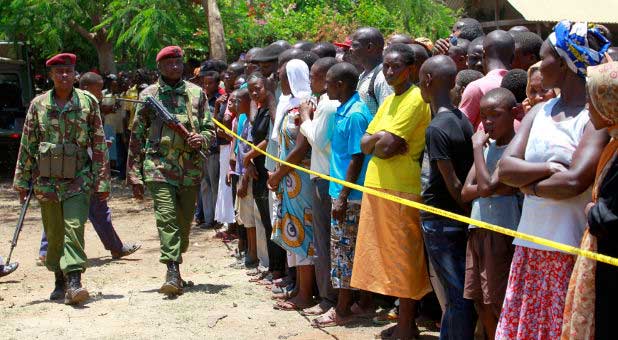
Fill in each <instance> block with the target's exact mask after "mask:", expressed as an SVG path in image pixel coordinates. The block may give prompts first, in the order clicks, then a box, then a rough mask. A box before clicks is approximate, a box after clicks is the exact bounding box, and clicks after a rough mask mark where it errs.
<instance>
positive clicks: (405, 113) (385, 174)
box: [365, 86, 431, 195]
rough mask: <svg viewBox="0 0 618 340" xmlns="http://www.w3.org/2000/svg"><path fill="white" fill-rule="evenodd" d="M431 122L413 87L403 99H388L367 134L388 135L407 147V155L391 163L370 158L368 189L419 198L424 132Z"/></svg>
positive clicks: (425, 106) (374, 157) (429, 113)
mask: <svg viewBox="0 0 618 340" xmlns="http://www.w3.org/2000/svg"><path fill="white" fill-rule="evenodd" d="M430 121H431V111H430V109H429V105H428V104H426V103H425V102H424V101H423V98H422V97H421V90H420V89H419V88H418V87H416V86H412V87H410V88H409V89H408V90H407V91H406V92H404V93H403V94H402V95H400V96H396V95H394V94H392V95H390V96H388V97H386V99H385V100H384V102H383V103H382V105H381V106H380V108H379V109H378V112H377V113H376V115H375V117H374V118H373V120H372V121H371V123H370V124H369V127H367V133H368V134H374V133H377V132H380V131H387V132H390V133H392V134H394V135H396V136H399V137H401V138H403V139H404V140H405V141H406V142H407V143H408V152H407V153H406V154H404V155H396V156H393V157H391V158H389V159H381V158H378V157H376V156H373V157H371V160H370V161H369V165H368V166H367V174H366V176H365V186H368V187H374V188H380V189H388V190H395V191H399V192H405V193H411V194H416V195H420V193H421V161H420V158H421V154H422V153H423V150H424V149H425V129H426V128H427V126H428V125H429V122H430Z"/></svg>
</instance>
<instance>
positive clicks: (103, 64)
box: [94, 40, 116, 74]
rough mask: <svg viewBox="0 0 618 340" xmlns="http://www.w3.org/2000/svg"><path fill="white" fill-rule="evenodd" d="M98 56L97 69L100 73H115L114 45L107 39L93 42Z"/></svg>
mask: <svg viewBox="0 0 618 340" xmlns="http://www.w3.org/2000/svg"><path fill="white" fill-rule="evenodd" d="M94 47H95V49H96V50H97V55H98V57H99V71H100V72H101V74H110V73H116V62H115V61H114V46H113V45H112V43H110V42H109V41H107V40H106V41H104V42H100V43H96V42H95V43H94Z"/></svg>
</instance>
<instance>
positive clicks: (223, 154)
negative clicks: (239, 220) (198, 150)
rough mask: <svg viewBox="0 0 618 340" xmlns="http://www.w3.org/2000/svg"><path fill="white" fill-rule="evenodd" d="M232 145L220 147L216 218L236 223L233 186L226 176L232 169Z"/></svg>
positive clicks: (221, 221)
mask: <svg viewBox="0 0 618 340" xmlns="http://www.w3.org/2000/svg"><path fill="white" fill-rule="evenodd" d="M230 151H231V148H230V145H229V144H228V145H221V146H220V147H219V192H218V193H217V204H216V205H215V220H216V221H217V222H219V223H234V221H235V219H234V218H235V215H236V213H235V212H234V200H233V199H232V186H231V185H227V184H226V183H225V177H226V176H227V173H228V170H229V169H230Z"/></svg>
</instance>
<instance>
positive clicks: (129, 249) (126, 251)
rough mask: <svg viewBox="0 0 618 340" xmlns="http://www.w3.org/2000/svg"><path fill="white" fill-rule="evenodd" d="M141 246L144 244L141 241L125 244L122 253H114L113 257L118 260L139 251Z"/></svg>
mask: <svg viewBox="0 0 618 340" xmlns="http://www.w3.org/2000/svg"><path fill="white" fill-rule="evenodd" d="M141 247H142V245H141V244H139V243H129V244H123V245H122V250H121V251H120V253H112V259H113V260H118V259H120V258H121V257H125V256H129V255H131V254H133V253H135V252H136V251H138V250H139V249H140V248H141Z"/></svg>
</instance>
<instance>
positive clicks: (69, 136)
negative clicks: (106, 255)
mask: <svg viewBox="0 0 618 340" xmlns="http://www.w3.org/2000/svg"><path fill="white" fill-rule="evenodd" d="M75 61H76V56H75V55H74V54H70V53H61V54H58V55H56V56H54V57H52V58H51V59H49V60H47V62H46V63H45V65H46V66H47V67H48V69H49V76H50V78H51V80H52V81H53V83H54V88H53V89H52V90H50V91H47V92H45V93H43V94H41V95H39V96H38V97H36V98H34V100H32V103H31V104H30V109H29V110H28V114H27V115H26V121H25V123H24V131H23V135H22V139H21V145H20V148H19V156H18V160H17V165H16V168H15V179H14V182H13V187H14V188H15V189H16V190H17V191H19V196H20V199H21V200H22V201H23V200H24V199H25V197H26V195H27V192H28V187H29V186H30V185H33V186H34V193H35V195H36V197H37V199H38V200H39V203H40V205H41V215H42V220H43V227H44V229H45V232H46V233H47V238H48V241H49V248H48V252H47V258H46V260H45V265H46V266H47V268H48V269H49V270H51V271H53V272H54V273H55V276H56V281H55V288H54V291H53V292H52V293H51V296H50V299H51V300H59V299H61V298H62V297H63V296H64V297H65V300H64V303H66V304H79V303H82V302H84V301H86V300H87V299H88V298H89V294H88V291H87V290H86V289H85V288H82V284H81V274H82V272H84V270H85V269H86V254H85V253H84V223H85V222H86V220H87V218H88V208H89V199H90V195H91V192H95V193H96V195H97V196H98V197H99V199H101V200H105V199H107V197H108V196H109V190H110V170H109V160H108V156H107V145H106V144H105V135H104V133H103V125H102V123H101V116H100V113H99V106H98V104H97V101H96V99H95V98H94V97H93V96H92V95H90V94H89V93H87V92H85V91H82V90H79V89H74V88H73V81H74V79H75ZM65 289H66V295H65Z"/></svg>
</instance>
